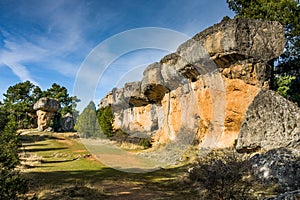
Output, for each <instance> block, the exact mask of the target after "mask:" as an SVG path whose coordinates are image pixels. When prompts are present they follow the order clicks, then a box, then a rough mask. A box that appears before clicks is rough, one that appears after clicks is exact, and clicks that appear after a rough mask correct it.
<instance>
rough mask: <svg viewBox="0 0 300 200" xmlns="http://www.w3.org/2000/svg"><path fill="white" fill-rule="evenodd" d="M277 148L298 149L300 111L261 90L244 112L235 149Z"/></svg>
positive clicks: (284, 100)
mask: <svg viewBox="0 0 300 200" xmlns="http://www.w3.org/2000/svg"><path fill="white" fill-rule="evenodd" d="M279 147H285V148H293V149H299V150H300V109H299V107H297V106H296V105H294V104H293V103H292V102H289V101H287V100H286V99H284V98H283V97H281V96H280V95H279V94H277V93H275V92H273V91H266V90H261V91H260V92H259V93H258V94H257V95H256V97H255V98H254V100H253V102H252V103H251V104H250V106H249V108H248V110H247V112H246V115H245V118H244V121H243V123H242V126H241V129H240V133H239V138H238V140H237V146H236V148H237V150H238V151H240V152H253V151H256V150H258V149H260V148H264V149H266V150H270V149H273V148H279Z"/></svg>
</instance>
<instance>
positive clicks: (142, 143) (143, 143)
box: [139, 138, 152, 149]
mask: <svg viewBox="0 0 300 200" xmlns="http://www.w3.org/2000/svg"><path fill="white" fill-rule="evenodd" d="M139 145H140V146H142V147H144V148H145V149H148V148H150V147H152V144H151V142H150V140H149V139H148V138H142V139H141V140H140V142H139Z"/></svg>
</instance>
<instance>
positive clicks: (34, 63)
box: [0, 1, 90, 82]
mask: <svg viewBox="0 0 300 200" xmlns="http://www.w3.org/2000/svg"><path fill="white" fill-rule="evenodd" d="M35 3H37V2H35ZM74 5H76V6H74ZM16 6H18V7H17V8H15V10H17V11H18V13H19V15H20V18H24V19H25V20H24V23H25V24H24V25H23V26H24V27H20V29H17V30H14V31H11V32H10V31H9V30H7V31H6V30H3V31H2V35H3V41H2V43H3V46H2V48H1V49H0V65H1V64H2V66H8V67H9V68H11V70H12V71H13V73H15V74H16V75H17V76H18V77H19V78H20V80H22V81H25V80H30V81H32V82H35V81H34V80H33V78H32V77H33V76H32V75H31V69H32V68H33V67H42V68H44V69H45V70H55V71H57V72H58V73H60V74H62V75H64V76H75V74H76V71H77V68H78V66H79V63H80V62H81V60H80V58H81V59H82V58H84V56H85V54H86V52H88V50H89V49H90V47H89V46H88V44H89V42H87V41H86V40H85V38H84V37H83V36H84V35H85V34H84V31H83V30H85V31H87V29H85V26H86V25H85V24H87V23H86V20H87V19H86V16H85V15H86V12H87V11H86V10H84V9H83V8H84V7H83V5H82V3H80V2H78V4H72V6H73V7H72V8H66V7H67V6H70V5H68V4H64V2H63V1H55V3H54V2H52V1H51V2H50V1H45V2H43V3H38V4H36V5H34V8H32V5H30V4H22V3H21V4H20V5H16ZM28 10H32V11H33V12H31V13H28ZM74 12H75V13H76V14H75V15H74ZM37 19H38V21H36V20H37ZM26 23H28V24H26ZM28 26H37V27H38V30H36V29H34V30H31V31H28V32H27V33H26V34H27V35H25V34H24V33H23V32H22V29H28ZM0 28H1V29H4V28H2V27H0ZM39 29H41V30H39Z"/></svg>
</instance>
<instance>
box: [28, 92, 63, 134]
mask: <svg viewBox="0 0 300 200" xmlns="http://www.w3.org/2000/svg"><path fill="white" fill-rule="evenodd" d="M33 109H34V110H37V111H36V114H37V116H38V121H37V124H38V130H39V131H44V130H46V129H47V128H49V124H50V120H51V118H52V116H53V114H54V113H55V112H57V111H58V110H59V109H60V102H59V101H58V100H56V99H52V98H47V97H43V98H40V99H39V100H38V101H37V102H36V103H35V104H34V105H33Z"/></svg>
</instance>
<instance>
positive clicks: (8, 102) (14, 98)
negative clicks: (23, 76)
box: [2, 81, 40, 128]
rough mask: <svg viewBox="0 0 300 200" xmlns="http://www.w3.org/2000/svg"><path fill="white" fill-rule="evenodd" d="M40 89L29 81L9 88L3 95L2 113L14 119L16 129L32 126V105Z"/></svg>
mask: <svg viewBox="0 0 300 200" xmlns="http://www.w3.org/2000/svg"><path fill="white" fill-rule="evenodd" d="M39 90H40V88H39V87H38V86H35V85H33V84H32V83H30V82H29V81H26V82H23V83H18V84H16V85H14V86H10V87H9V88H8V89H7V91H6V93H5V94H4V97H5V98H4V104H3V106H2V109H3V110H2V111H4V112H6V113H7V114H9V115H13V116H14V117H15V118H16V121H17V126H18V128H30V127H32V126H33V125H34V120H33V117H32V116H33V115H34V113H35V111H34V110H33V104H34V103H35V102H36V101H37V100H38V98H37V97H38V96H39V95H40V94H38V92H39Z"/></svg>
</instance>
